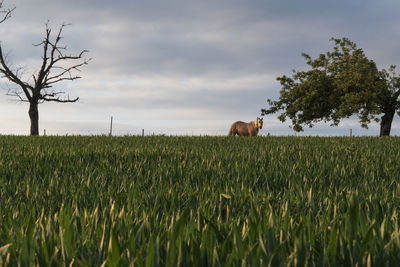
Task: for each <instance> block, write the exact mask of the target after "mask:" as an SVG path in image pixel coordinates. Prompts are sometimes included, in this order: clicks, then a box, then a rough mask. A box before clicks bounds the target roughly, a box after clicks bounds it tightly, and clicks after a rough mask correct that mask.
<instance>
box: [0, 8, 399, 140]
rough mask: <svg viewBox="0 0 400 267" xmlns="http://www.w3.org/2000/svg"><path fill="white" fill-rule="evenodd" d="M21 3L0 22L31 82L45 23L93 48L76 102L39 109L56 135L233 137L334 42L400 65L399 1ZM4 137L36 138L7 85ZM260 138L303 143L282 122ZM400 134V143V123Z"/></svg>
mask: <svg viewBox="0 0 400 267" xmlns="http://www.w3.org/2000/svg"><path fill="white" fill-rule="evenodd" d="M4 4H5V5H6V6H16V10H15V11H14V12H13V14H12V18H11V19H9V20H7V21H6V22H4V23H3V24H0V40H1V45H2V49H3V51H6V52H7V53H8V58H9V61H10V62H12V63H13V65H14V66H21V67H23V68H24V73H25V75H26V77H27V78H29V77H30V75H31V73H34V72H35V70H36V69H37V68H38V66H39V65H40V63H41V62H40V60H41V52H42V51H41V49H40V48H38V47H34V46H32V44H34V43H38V42H40V40H41V39H42V38H43V36H44V32H45V23H46V22H47V21H48V20H49V21H50V22H49V25H50V26H51V27H52V28H53V29H54V31H56V30H57V29H58V27H59V26H60V24H62V23H70V24H71V25H70V26H68V27H67V28H65V31H64V39H63V42H64V44H66V45H67V46H68V48H69V51H70V52H73V53H74V52H75V53H76V52H79V51H80V50H83V49H87V50H89V51H90V52H89V53H88V57H90V58H93V59H92V61H91V62H90V64H89V65H88V66H86V67H84V68H82V73H79V75H80V76H82V79H80V80H77V81H74V82H66V83H64V84H60V89H63V90H64V89H65V91H66V92H68V94H69V95H70V97H71V98H72V97H75V96H79V97H80V101H79V102H78V103H75V104H55V103H44V104H42V105H40V106H39V112H40V132H41V133H42V132H43V130H44V129H46V132H47V133H48V134H66V133H68V134H102V133H107V132H108V131H109V123H110V117H111V116H113V118H114V133H116V134H120V135H123V134H139V133H141V129H145V132H146V133H157V134H168V135H169V134H172V135H175V134H177V135H180V134H188V135H191V134H195V135H198V134H211V135H225V134H227V132H228V130H229V127H230V124H231V123H232V122H234V121H236V120H243V121H251V120H254V119H255V118H256V117H257V116H259V115H260V110H261V108H265V107H267V103H266V99H267V98H272V99H276V98H278V96H279V90H280V84H279V82H277V81H276V77H277V76H281V75H283V74H290V73H291V70H292V69H294V68H295V69H297V70H301V69H304V68H306V66H305V64H304V60H303V58H302V57H301V53H302V52H306V53H308V54H310V55H312V56H318V54H319V53H324V52H326V51H328V50H329V49H331V47H332V43H331V42H330V41H329V39H330V37H337V38H341V37H348V38H350V39H351V40H352V41H354V42H356V43H357V44H358V46H359V47H362V48H363V49H364V51H365V52H366V54H367V56H369V57H370V58H372V59H374V60H375V62H376V63H377V64H378V66H379V67H380V68H387V67H388V66H389V65H390V64H397V65H399V63H400V53H399V52H398V44H399V43H400V17H399V16H398V14H399V12H400V1H398V0H380V1H376V0H346V1H344V0H336V1H322V0H304V1H298V0H280V1H278V0H274V1H272V0H271V1H270V0H202V1H199V0H140V1H139V0H130V1H128V0H113V1H105V0H85V1H82V0H81V1H78V0H69V1H61V0H34V1H33V0H5V3H4ZM0 85H1V88H0V123H1V127H0V134H28V133H29V127H30V125H29V117H28V114H27V111H28V106H27V104H26V103H21V102H18V101H16V100H15V99H13V98H10V97H8V96H6V93H7V88H8V86H9V85H7V84H6V83H5V80H0ZM276 117H277V115H269V116H266V117H265V118H264V128H263V130H262V131H261V134H268V133H270V134H272V135H293V134H294V132H293V130H291V129H290V128H289V127H288V126H289V123H287V124H283V123H281V122H280V121H279V120H278V119H277V118H276ZM350 128H352V129H353V133H354V134H356V135H378V134H379V127H378V125H377V124H371V126H370V129H369V130H368V131H366V130H362V129H361V128H360V127H359V125H358V123H357V120H355V119H349V120H345V121H343V122H342V123H341V124H340V125H339V127H329V126H328V125H327V124H324V123H321V124H318V125H317V126H316V127H314V128H312V129H308V128H306V129H305V131H304V132H303V133H302V134H303V135H345V134H348V132H349V129H350ZM392 134H394V135H400V120H399V118H398V117H396V118H395V121H394V125H393V129H392Z"/></svg>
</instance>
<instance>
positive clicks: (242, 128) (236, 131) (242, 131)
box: [228, 117, 263, 136]
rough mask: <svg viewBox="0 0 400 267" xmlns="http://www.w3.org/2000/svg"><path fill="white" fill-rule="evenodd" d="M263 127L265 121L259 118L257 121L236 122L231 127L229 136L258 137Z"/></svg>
mask: <svg viewBox="0 0 400 267" xmlns="http://www.w3.org/2000/svg"><path fill="white" fill-rule="evenodd" d="M262 126H263V119H262V118H259V117H257V119H256V120H255V121H251V122H243V121H237V122H234V123H233V124H232V126H231V130H230V131H229V134H228V135H229V136H235V135H239V136H257V135H258V130H259V129H261V128H262Z"/></svg>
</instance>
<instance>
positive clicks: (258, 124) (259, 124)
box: [257, 117, 263, 129]
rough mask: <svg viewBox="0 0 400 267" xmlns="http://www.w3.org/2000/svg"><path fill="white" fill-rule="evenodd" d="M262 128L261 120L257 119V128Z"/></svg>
mask: <svg viewBox="0 0 400 267" xmlns="http://www.w3.org/2000/svg"><path fill="white" fill-rule="evenodd" d="M262 127H263V118H259V117H257V128H258V129H262Z"/></svg>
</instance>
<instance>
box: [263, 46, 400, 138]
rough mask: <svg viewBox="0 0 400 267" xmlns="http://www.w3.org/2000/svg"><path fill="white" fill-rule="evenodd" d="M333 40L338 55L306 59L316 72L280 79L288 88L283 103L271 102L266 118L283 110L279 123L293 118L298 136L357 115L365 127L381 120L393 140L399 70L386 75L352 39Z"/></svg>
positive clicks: (383, 130)
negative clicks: (319, 124)
mask: <svg viewBox="0 0 400 267" xmlns="http://www.w3.org/2000/svg"><path fill="white" fill-rule="evenodd" d="M331 40H332V41H334V47H333V50H332V51H329V52H327V53H325V54H320V55H319V57H318V58H316V59H312V58H311V57H310V56H309V55H307V54H304V53H303V54H302V55H303V57H304V58H305V60H306V63H307V65H308V66H310V70H308V71H296V70H293V75H292V77H289V76H286V75H283V76H281V77H278V78H277V79H278V81H280V83H281V86H282V89H281V91H280V97H279V100H278V101H272V100H271V99H268V100H267V101H268V104H269V108H268V109H262V110H261V113H262V115H267V114H271V113H276V112H278V111H281V110H282V111H283V112H282V113H281V114H280V115H279V116H278V118H279V119H280V120H281V121H282V122H283V121H285V120H286V119H287V118H289V119H290V120H291V121H292V124H293V129H294V130H295V131H302V130H303V126H304V125H307V126H309V127H312V126H313V125H314V123H316V122H320V121H324V122H331V125H332V126H336V125H338V124H339V122H340V120H341V119H343V118H348V117H350V116H352V115H357V117H358V118H359V121H360V124H361V126H362V127H364V128H368V124H369V123H370V122H371V121H372V120H374V121H377V122H379V121H380V122H381V135H389V134H390V128H391V123H392V120H393V117H394V114H395V112H396V111H397V110H399V108H400V103H399V100H398V98H399V94H400V78H399V76H396V72H395V66H391V67H390V68H389V70H388V71H387V70H381V71H380V70H378V68H377V66H376V64H375V62H374V61H373V60H370V59H368V58H367V56H366V55H365V53H364V51H363V50H362V49H361V48H358V47H357V46H356V44H355V43H353V42H351V41H350V40H349V39H347V38H342V39H334V38H332V39H331ZM382 114H383V115H382ZM378 115H382V117H381V118H379V117H378Z"/></svg>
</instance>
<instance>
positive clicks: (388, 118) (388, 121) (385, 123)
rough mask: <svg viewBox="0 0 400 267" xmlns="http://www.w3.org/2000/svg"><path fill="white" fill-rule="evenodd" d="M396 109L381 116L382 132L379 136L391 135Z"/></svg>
mask: <svg viewBox="0 0 400 267" xmlns="http://www.w3.org/2000/svg"><path fill="white" fill-rule="evenodd" d="M394 114H395V111H394V110H393V111H389V112H386V113H385V114H384V115H383V116H382V118H381V132H380V134H379V136H389V135H390V130H391V128H392V121H393V117H394Z"/></svg>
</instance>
